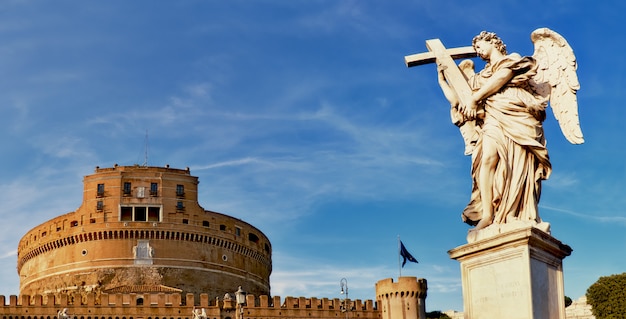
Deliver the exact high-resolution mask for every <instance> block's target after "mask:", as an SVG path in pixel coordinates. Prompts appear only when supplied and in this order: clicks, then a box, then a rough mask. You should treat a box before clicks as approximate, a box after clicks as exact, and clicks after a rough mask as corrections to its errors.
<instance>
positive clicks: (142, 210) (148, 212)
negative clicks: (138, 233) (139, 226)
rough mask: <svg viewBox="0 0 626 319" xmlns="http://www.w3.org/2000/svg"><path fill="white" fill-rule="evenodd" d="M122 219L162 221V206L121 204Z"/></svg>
mask: <svg viewBox="0 0 626 319" xmlns="http://www.w3.org/2000/svg"><path fill="white" fill-rule="evenodd" d="M120 221H123V222H124V221H133V222H160V221H161V207H160V206H121V207H120Z"/></svg>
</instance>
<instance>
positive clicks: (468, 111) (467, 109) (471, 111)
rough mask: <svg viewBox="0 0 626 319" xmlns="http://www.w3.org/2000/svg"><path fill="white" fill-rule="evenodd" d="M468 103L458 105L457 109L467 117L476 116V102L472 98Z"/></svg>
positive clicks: (472, 117)
mask: <svg viewBox="0 0 626 319" xmlns="http://www.w3.org/2000/svg"><path fill="white" fill-rule="evenodd" d="M469 103H470V105H459V111H461V113H463V115H465V116H466V117H467V118H468V119H474V118H476V111H477V110H478V103H477V102H476V100H474V99H470V101H469Z"/></svg>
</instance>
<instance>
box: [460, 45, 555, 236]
mask: <svg viewBox="0 0 626 319" xmlns="http://www.w3.org/2000/svg"><path fill="white" fill-rule="evenodd" d="M536 67H537V66H536V62H535V60H534V59H533V58H532V57H521V56H519V55H518V54H511V55H508V56H506V57H504V58H503V59H502V60H500V61H497V62H495V63H494V64H487V65H486V66H485V68H484V69H483V70H482V71H481V72H480V73H478V74H476V75H475V76H473V77H472V78H470V80H469V84H470V87H471V88H472V90H477V89H479V88H480V87H481V85H483V84H484V83H485V82H486V81H488V80H489V78H490V77H491V76H492V75H493V74H494V73H495V72H497V71H498V70H501V69H503V68H508V69H510V70H512V71H513V74H514V75H513V78H512V79H511V80H510V81H509V83H508V84H506V85H505V86H504V87H503V88H502V89H501V90H500V91H499V92H497V93H495V94H493V95H491V96H490V97H488V98H487V99H485V100H484V105H483V106H484V110H485V117H484V120H483V124H482V127H481V133H480V136H479V140H478V142H477V144H476V148H475V150H474V152H473V153H472V195H471V200H470V203H469V204H468V206H467V207H466V208H465V210H464V211H463V216H462V217H463V220H464V221H465V222H466V223H468V224H470V225H476V223H478V221H479V220H480V218H481V216H482V209H483V208H482V203H481V195H480V190H479V185H480V182H481V181H480V180H479V176H480V169H481V167H480V164H481V160H482V155H483V150H482V143H483V141H484V140H485V139H490V140H491V141H494V142H495V143H496V145H497V154H498V162H497V166H496V170H495V175H494V180H493V202H492V205H493V206H494V223H495V224H501V223H506V222H510V221H513V220H522V221H535V222H537V223H539V222H541V219H540V218H539V214H538V212H537V204H538V202H539V197H540V195H541V181H542V180H544V179H547V178H548V177H549V175H550V172H551V170H552V166H551V164H550V160H549V157H548V150H547V149H546V141H545V137H544V133H543V125H542V122H543V120H544V119H545V109H544V107H545V106H542V104H541V101H540V100H539V99H538V98H536V97H535V96H534V95H533V94H532V92H531V90H530V89H529V85H528V81H529V80H530V79H531V78H532V77H533V76H534V75H535V74H536Z"/></svg>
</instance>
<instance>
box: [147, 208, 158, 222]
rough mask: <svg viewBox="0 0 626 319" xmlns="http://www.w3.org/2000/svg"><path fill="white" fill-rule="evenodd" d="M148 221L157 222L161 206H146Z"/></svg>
mask: <svg viewBox="0 0 626 319" xmlns="http://www.w3.org/2000/svg"><path fill="white" fill-rule="evenodd" d="M148 221H149V222H158V221H161V207H153V206H150V207H148Z"/></svg>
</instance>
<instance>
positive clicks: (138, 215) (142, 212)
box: [134, 207, 147, 222]
mask: <svg viewBox="0 0 626 319" xmlns="http://www.w3.org/2000/svg"><path fill="white" fill-rule="evenodd" d="M134 220H135V221H136V222H145V221H147V216H146V207H135V219H134Z"/></svg>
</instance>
